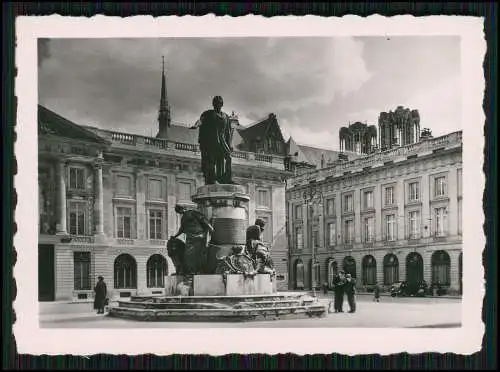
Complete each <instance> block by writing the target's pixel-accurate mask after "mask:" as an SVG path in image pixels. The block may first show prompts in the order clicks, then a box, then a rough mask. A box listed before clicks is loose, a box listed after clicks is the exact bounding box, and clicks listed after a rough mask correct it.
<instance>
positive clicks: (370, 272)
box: [362, 255, 377, 285]
mask: <svg viewBox="0 0 500 372" xmlns="http://www.w3.org/2000/svg"><path fill="white" fill-rule="evenodd" d="M362 268H363V275H362V282H363V284H364V285H374V284H376V283H377V261H376V260H375V257H373V256H371V255H368V256H365V257H363V262H362Z"/></svg>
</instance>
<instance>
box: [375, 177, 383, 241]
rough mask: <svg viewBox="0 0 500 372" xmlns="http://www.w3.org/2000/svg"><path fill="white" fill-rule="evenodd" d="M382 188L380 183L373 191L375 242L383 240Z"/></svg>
mask: <svg viewBox="0 0 500 372" xmlns="http://www.w3.org/2000/svg"><path fill="white" fill-rule="evenodd" d="M383 197H384V196H383V194H382V187H381V185H380V183H378V184H376V185H375V188H374V189H373V198H374V199H373V203H374V204H373V205H374V207H375V226H374V228H375V241H377V242H379V241H381V240H382V198H383Z"/></svg>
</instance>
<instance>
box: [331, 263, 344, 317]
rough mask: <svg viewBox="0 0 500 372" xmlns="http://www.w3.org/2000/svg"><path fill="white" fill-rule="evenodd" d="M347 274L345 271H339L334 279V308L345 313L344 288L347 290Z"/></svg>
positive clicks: (337, 311)
mask: <svg viewBox="0 0 500 372" xmlns="http://www.w3.org/2000/svg"><path fill="white" fill-rule="evenodd" d="M345 284H346V280H345V276H344V272H343V271H339V273H338V274H337V275H336V276H335V278H334V279H333V291H334V296H335V297H334V308H335V312H336V313H343V312H344V310H343V307H344V290H345Z"/></svg>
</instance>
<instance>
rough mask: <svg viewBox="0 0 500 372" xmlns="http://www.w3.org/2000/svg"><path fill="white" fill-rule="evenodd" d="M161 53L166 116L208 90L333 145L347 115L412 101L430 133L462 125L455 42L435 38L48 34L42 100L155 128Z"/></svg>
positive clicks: (183, 117) (116, 123)
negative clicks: (71, 36)
mask: <svg viewBox="0 0 500 372" xmlns="http://www.w3.org/2000/svg"><path fill="white" fill-rule="evenodd" d="M162 55H164V56H165V60H166V70H167V94H168V99H169V102H170V105H171V108H172V118H173V121H174V122H179V123H185V124H186V125H192V124H193V123H194V122H195V121H196V119H197V118H198V117H199V115H200V113H201V112H202V111H203V110H205V109H208V108H210V106H211V99H212V97H213V96H214V95H222V96H223V97H224V103H225V104H224V110H225V111H226V112H228V113H231V111H234V112H235V113H236V114H238V116H239V118H240V122H241V123H242V124H243V125H247V124H250V123H252V122H253V121H255V120H257V119H259V118H262V117H265V116H267V115H268V114H269V113H271V112H273V113H275V114H276V115H277V117H278V120H279V123H280V125H281V127H282V130H283V134H284V135H285V139H288V136H290V135H291V136H292V137H293V138H294V139H295V140H296V141H297V142H298V143H301V144H307V145H313V146H318V147H325V148H332V149H337V148H338V130H339V128H340V127H341V126H344V125H347V124H348V123H349V121H351V122H354V121H361V122H365V121H366V122H367V123H368V124H377V120H378V115H379V113H380V112H381V111H388V110H393V109H395V108H396V107H397V106H398V105H403V106H406V107H408V108H411V109H418V110H419V112H420V116H421V128H424V127H429V128H431V129H432V132H433V134H434V136H437V135H441V134H445V133H448V132H451V131H456V130H460V129H462V123H461V68H460V39H459V37H452V36H432V37H391V38H390V39H387V38H385V37H361V38H358V37H357V38H353V37H335V38H331V37H321V38H212V39H202V38H192V39H184V38H175V39H50V40H42V41H40V42H39V49H38V58H39V60H38V64H39V71H38V74H39V75H38V79H39V102H40V104H42V105H44V106H46V107H47V108H49V109H52V110H54V111H56V112H57V113H59V114H60V115H63V116H65V117H67V118H69V119H70V120H73V121H75V122H76V123H80V124H85V125H92V126H97V127H100V128H105V129H112V130H119V131H126V132H130V133H136V134H142V135H153V136H154V135H156V131H157V128H158V124H157V121H156V117H157V112H158V105H159V97H160V84H161V57H162Z"/></svg>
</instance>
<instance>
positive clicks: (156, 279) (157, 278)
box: [146, 254, 168, 288]
mask: <svg viewBox="0 0 500 372" xmlns="http://www.w3.org/2000/svg"><path fill="white" fill-rule="evenodd" d="M146 270H147V272H148V277H147V285H148V288H163V287H164V286H165V280H164V278H165V275H167V272H168V268H167V260H166V259H165V257H163V256H162V255H161V254H154V255H152V256H151V257H149V259H148V262H147V264H146Z"/></svg>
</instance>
